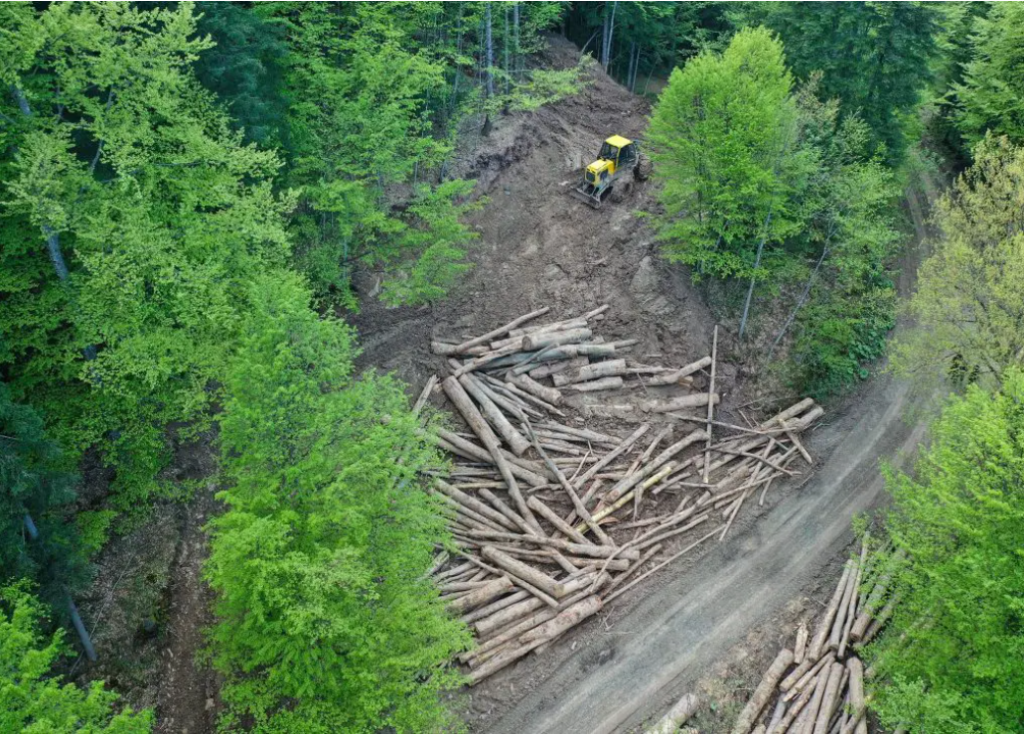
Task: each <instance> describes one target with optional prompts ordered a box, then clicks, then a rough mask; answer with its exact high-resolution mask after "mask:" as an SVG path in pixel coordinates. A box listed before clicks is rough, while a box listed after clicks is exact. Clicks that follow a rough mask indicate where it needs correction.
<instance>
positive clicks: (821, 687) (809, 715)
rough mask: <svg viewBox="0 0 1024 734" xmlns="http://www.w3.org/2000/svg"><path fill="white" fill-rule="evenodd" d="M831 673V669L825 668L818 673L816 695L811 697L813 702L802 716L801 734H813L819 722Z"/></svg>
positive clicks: (815, 685) (815, 686) (815, 687)
mask: <svg viewBox="0 0 1024 734" xmlns="http://www.w3.org/2000/svg"><path fill="white" fill-rule="evenodd" d="M830 673H831V667H828V668H825V669H823V670H822V671H821V672H820V673H818V677H817V680H816V682H815V684H814V693H813V694H812V695H811V702H810V703H809V704H807V708H806V709H805V710H804V713H803V715H802V716H801V718H802V719H803V722H804V723H803V726H801V727H800V729H799V732H800V734H811V732H813V730H814V724H815V722H817V720H818V712H819V711H820V710H821V702H822V700H823V699H824V698H825V687H826V686H827V685H828V679H829V674H830Z"/></svg>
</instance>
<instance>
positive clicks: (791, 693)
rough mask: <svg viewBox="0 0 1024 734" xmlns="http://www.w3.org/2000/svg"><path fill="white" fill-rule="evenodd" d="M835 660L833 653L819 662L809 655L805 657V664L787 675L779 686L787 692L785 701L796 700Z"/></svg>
mask: <svg viewBox="0 0 1024 734" xmlns="http://www.w3.org/2000/svg"><path fill="white" fill-rule="evenodd" d="M834 659H835V656H834V655H833V654H832V653H829V654H828V655H826V656H825V657H823V658H819V659H817V660H816V659H814V658H812V657H811V655H810V653H808V654H807V655H806V656H805V657H804V661H803V663H801V664H800V665H799V666H797V668H796V670H794V671H793V672H792V673H790V674H789V675H787V676H786V677H785V678H784V679H783V680H782V682H781V683H780V684H779V690H780V691H785V692H786V695H785V696H783V700H786V701H789V700H791V699H793V698H795V697H796V695H797V693H798V692H799V691H801V690H803V688H804V686H806V685H807V684H808V683H809V682H810V681H811V680H813V679H814V678H815V677H816V676H817V675H818V672H819V671H820V670H821V669H822V668H823V667H825V666H826V665H828V664H829V663H830V662H832V660H834Z"/></svg>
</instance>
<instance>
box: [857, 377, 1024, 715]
mask: <svg viewBox="0 0 1024 734" xmlns="http://www.w3.org/2000/svg"><path fill="white" fill-rule="evenodd" d="M1022 401H1024V375H1022V373H1021V372H1020V371H1019V370H1017V369H1016V368H1011V369H1009V370H1007V371H1006V372H1005V373H1004V375H1003V382H1002V384H1001V385H1000V386H998V387H995V388H994V389H992V390H991V391H988V390H985V389H983V388H981V387H979V386H976V385H975V386H971V387H970V388H969V389H968V390H967V393H966V395H964V396H963V397H956V396H954V397H951V398H950V399H949V401H948V402H947V403H946V405H945V407H944V408H943V411H942V415H941V417H939V418H938V419H937V420H936V421H935V422H934V424H933V425H932V427H931V443H930V445H929V446H928V447H927V448H926V449H924V450H923V453H922V457H921V459H920V460H919V461H918V462H917V466H916V470H915V472H914V475H913V476H910V475H907V474H902V473H899V474H890V476H889V477H888V480H887V487H888V490H889V492H890V493H891V494H892V498H893V506H892V510H891V512H890V513H889V516H888V519H887V532H888V535H889V537H890V538H891V539H892V541H893V544H894V548H893V552H905V553H906V557H907V561H908V562H907V563H906V564H904V565H903V566H902V571H901V573H900V574H899V575H898V576H897V577H896V580H895V581H896V582H895V584H894V588H893V593H894V594H895V595H897V596H898V599H899V603H898V604H897V605H896V606H895V614H894V616H893V618H892V622H891V623H890V626H889V627H888V628H887V629H886V631H885V632H884V633H883V636H882V637H881V639H880V640H879V642H878V643H877V644H876V645H875V646H874V649H873V650H872V651H871V656H872V658H873V667H874V668H875V670H876V671H877V673H878V675H877V676H876V677H875V678H874V682H873V684H872V688H874V695H875V697H876V703H875V707H876V708H877V710H878V712H879V714H880V716H881V718H882V721H883V723H884V724H886V725H888V726H897V725H902V726H907V727H909V728H910V729H911V731H926V732H939V733H940V734H945V733H947V732H949V733H951V732H1006V733H1007V734H1009V732H1015V731H1019V730H1020V724H1021V701H1022V700H1024V558H1022V554H1021V543H1020V538H1021V536H1022V534H1024V509H1022V508H1024V411H1022V410H1021V405H1022Z"/></svg>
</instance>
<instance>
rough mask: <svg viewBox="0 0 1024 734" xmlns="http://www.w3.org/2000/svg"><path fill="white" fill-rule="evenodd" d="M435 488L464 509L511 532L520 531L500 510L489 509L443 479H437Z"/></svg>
mask: <svg viewBox="0 0 1024 734" xmlns="http://www.w3.org/2000/svg"><path fill="white" fill-rule="evenodd" d="M434 486H435V487H437V489H438V490H439V491H440V492H443V493H444V494H446V495H448V496H449V497H451V498H452V499H453V500H454V501H455V502H458V503H459V504H460V505H463V506H464V507H467V508H469V509H471V510H473V511H474V512H476V513H477V514H479V515H483V516H484V517H486V518H488V519H490V520H492V521H493V522H496V523H498V524H499V525H502V526H504V527H506V528H508V529H509V530H513V531H515V530H517V529H519V526H518V525H517V524H516V523H515V522H513V521H512V520H510V519H509V518H507V517H506V516H505V515H502V514H501V513H500V512H499V511H498V510H496V509H494V508H492V507H489V506H488V505H486V504H484V503H483V502H481V501H480V500H478V499H477V498H476V497H471V496H470V495H468V494H466V493H465V492H463V491H461V490H458V489H456V488H455V487H453V486H452V485H450V484H448V483H447V482H445V481H443V480H441V479H435V480H434Z"/></svg>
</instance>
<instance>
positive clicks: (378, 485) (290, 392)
mask: <svg viewBox="0 0 1024 734" xmlns="http://www.w3.org/2000/svg"><path fill="white" fill-rule="evenodd" d="M252 298H253V301H254V303H255V312H254V314H253V316H252V317H251V319H250V320H248V321H247V322H246V325H245V333H244V336H243V339H242V345H241V348H240V350H239V352H238V354H237V356H236V357H235V359H233V360H232V362H231V365H230V368H229V370H228V373H227V375H226V378H225V379H226V383H227V384H226V387H227V394H228V396H229V397H228V399H227V400H226V402H225V405H224V415H223V418H222V421H221V426H222V432H221V441H222V447H223V451H222V461H223V467H224V472H225V475H226V477H227V478H228V480H229V481H230V483H231V486H230V489H228V490H226V491H224V492H223V493H221V494H220V497H221V499H223V500H224V502H225V503H226V504H227V505H228V510H227V512H226V513H225V514H224V515H222V516H221V517H219V518H217V519H216V520H214V521H213V523H212V530H213V545H212V549H211V555H210V559H209V561H208V563H207V565H206V571H205V573H206V577H207V579H208V580H209V582H210V584H211V585H212V586H213V588H214V589H216V590H217V592H218V594H219V597H218V601H217V603H216V613H217V617H218V620H219V621H218V622H217V624H216V626H215V627H214V628H213V630H212V632H211V637H210V641H211V651H212V656H213V662H214V665H215V666H216V668H217V669H218V670H220V671H221V672H222V673H224V674H225V675H226V676H227V681H228V682H227V686H226V687H225V689H224V690H223V697H224V699H225V701H227V703H228V704H229V705H230V707H231V710H230V716H229V719H230V720H235V719H234V717H238V716H246V715H249V716H252V717H254V720H255V722H256V724H257V727H258V728H259V730H261V731H280V732H290V731H297V730H301V731H305V732H334V731H347V732H364V731H365V732H373V731H377V730H379V729H380V728H381V727H383V726H393V727H395V728H396V729H397V730H399V731H409V732H419V731H435V730H438V728H439V727H440V726H441V725H442V723H443V722H444V721H445V720H446V718H447V715H446V714H445V712H444V710H443V709H442V708H441V707H440V703H439V697H438V694H439V692H440V691H443V690H446V689H449V688H452V687H454V686H457V685H458V676H457V673H455V672H454V671H452V670H449V669H447V667H446V666H447V662H448V660H449V659H450V658H451V656H452V655H454V654H455V653H457V652H459V651H460V650H463V649H465V647H466V645H467V643H468V636H467V634H466V633H465V631H464V628H463V627H462V625H461V623H459V622H458V621H457V620H451V619H449V618H448V616H447V614H446V612H445V610H444V606H443V604H442V603H441V602H440V600H439V599H438V594H437V591H436V589H435V588H434V587H433V585H432V584H431V582H430V580H429V579H428V578H427V577H426V573H425V572H426V570H427V569H428V568H429V566H430V563H431V556H432V553H433V549H434V544H435V543H437V542H440V541H442V540H443V539H444V538H445V529H444V518H443V516H442V515H441V514H440V513H439V512H437V511H436V507H435V505H434V500H433V498H432V497H430V496H428V495H427V494H425V493H424V492H423V491H422V488H421V485H420V480H419V478H418V476H417V471H418V470H421V469H423V468H426V467H429V466H435V465H436V463H437V461H438V457H437V456H436V454H435V453H434V452H433V450H431V449H430V448H428V446H427V445H426V444H425V442H424V439H423V437H422V436H421V435H420V429H419V421H418V419H417V417H416V416H415V415H413V414H412V413H411V411H410V410H409V407H408V402H407V399H406V397H405V395H404V393H403V392H402V389H401V386H400V385H399V384H398V383H396V382H395V381H394V380H392V379H390V378H388V377H376V376H373V375H372V374H371V375H366V376H363V377H362V378H360V379H355V378H354V377H353V367H352V359H353V357H354V356H355V348H354V346H353V341H352V334H351V331H350V330H349V329H348V328H347V327H346V326H345V325H344V324H342V323H341V322H338V321H336V320H334V319H332V318H327V319H320V318H318V317H317V315H316V314H315V313H314V312H313V311H311V310H310V308H309V299H310V295H309V292H308V291H307V290H306V289H305V288H304V287H303V286H302V285H301V283H300V282H299V281H298V279H297V278H295V277H294V276H293V277H288V276H285V275H281V274H278V275H275V276H274V277H265V278H257V279H256V281H255V282H254V284H253V285H252Z"/></svg>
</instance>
